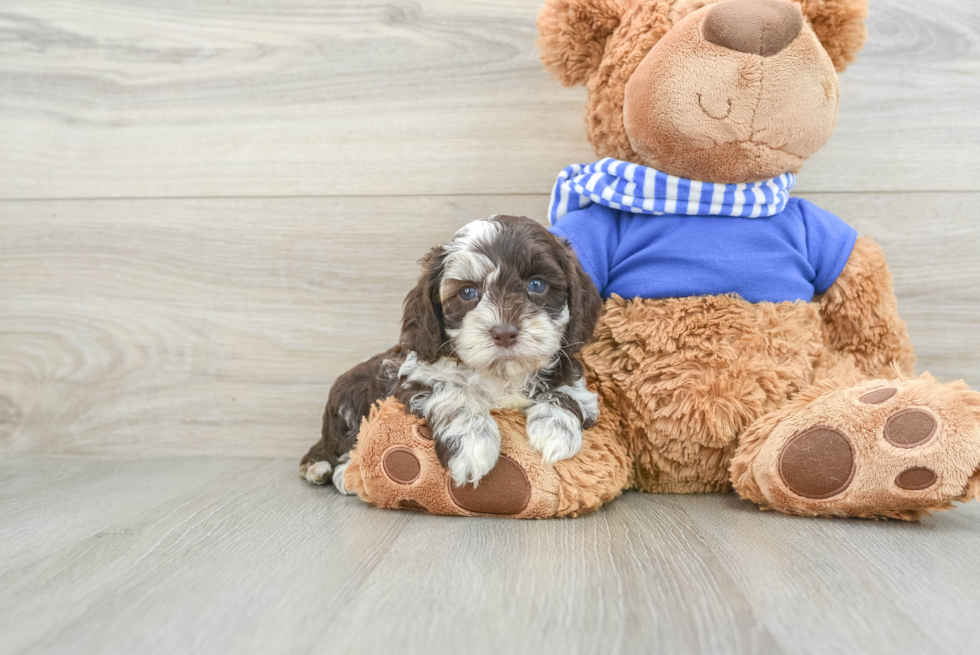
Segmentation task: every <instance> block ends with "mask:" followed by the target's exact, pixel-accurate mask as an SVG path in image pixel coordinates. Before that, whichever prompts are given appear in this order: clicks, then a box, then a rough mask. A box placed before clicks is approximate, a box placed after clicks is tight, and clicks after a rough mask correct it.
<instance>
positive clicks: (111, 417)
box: [0, 0, 980, 457]
mask: <svg viewBox="0 0 980 655" xmlns="http://www.w3.org/2000/svg"><path fill="white" fill-rule="evenodd" d="M539 4H540V0H510V1H500V0H485V1H484V0H481V1H470V0H468V1H467V2H459V1H453V0H425V1H420V2H404V1H398V0H395V1H392V2H387V3H385V4H380V3H371V2H367V1H349V2H339V1H324V0H277V1H276V2H270V1H268V0H233V1H232V2H225V3H208V2H199V1H197V0H168V1H167V2H159V1H158V0H115V1H114V0H87V1H84V2H83V1H78V2H50V1H47V0H4V2H3V3H2V5H0V451H6V452H15V453H31V454H76V455H78V454H80V455H99V456H127V457H128V456H141V455H154V456H156V455H173V454H176V455H246V456H284V457H298V456H299V455H300V454H302V452H304V450H305V448H306V447H308V446H309V445H310V444H311V443H312V442H313V440H314V439H315V438H316V436H317V433H318V429H319V414H320V410H321V407H322V403H323V401H324V400H325V398H326V394H327V392H328V389H329V386H330V383H331V381H332V380H333V379H334V378H335V376H336V375H338V374H339V373H341V372H343V371H344V370H345V369H346V368H348V367H349V366H351V365H352V364H354V363H356V362H357V361H360V360H361V359H364V358H366V357H368V356H369V355H371V354H373V353H374V352H376V351H378V350H380V349H382V348H385V347H387V346H388V345H389V344H390V343H392V342H393V340H394V339H395V338H396V334H397V319H398V315H399V305H400V302H401V298H402V296H403V295H404V293H405V292H406V291H407V289H408V288H409V287H410V285H411V284H412V281H413V280H414V277H415V275H416V268H415V260H416V259H417V258H418V257H419V256H421V254H422V253H423V252H424V251H425V250H426V249H427V248H428V247H429V246H430V245H432V244H433V243H435V242H438V241H439V240H441V239H445V238H446V237H448V236H449V235H450V234H451V233H452V232H453V231H454V230H455V228H456V227H458V226H459V225H461V224H463V223H465V222H467V221H469V220H472V219H473V218H478V217H482V216H486V215H488V214H491V213H520V214H526V215H529V216H532V217H535V218H538V219H543V216H544V211H545V208H546V203H547V194H548V192H549V191H550V187H551V184H552V182H553V180H554V177H555V175H556V174H557V173H558V171H559V170H560V169H561V168H562V167H563V166H565V165H566V164H568V163H570V162H573V161H589V160H591V159H592V155H591V151H590V148H589V146H588V144H587V143H586V141H585V138H584V131H583V126H582V104H583V102H584V98H585V96H584V93H583V92H582V91H581V90H580V89H579V90H571V91H570V90H567V89H563V88H562V87H561V86H560V85H559V84H557V83H556V82H553V81H551V80H549V79H548V77H547V75H546V73H545V72H544V71H543V69H542V68H541V66H540V64H539V62H538V60H537V53H536V50H535V47H534V39H535V36H536V30H535V27H534V19H535V16H536V14H537V10H538V7H539ZM869 28H870V38H869V42H868V45H867V47H866V49H865V51H864V53H863V55H862V57H861V58H860V59H859V61H858V62H857V64H855V65H854V66H853V67H852V68H851V70H849V71H848V72H846V73H844V74H843V75H842V78H841V81H842V98H843V100H842V107H841V117H840V121H839V125H838V129H837V133H836V135H835V136H834V138H833V139H832V140H831V142H830V144H829V145H828V146H827V147H826V148H825V149H824V150H823V151H822V152H821V153H819V154H818V155H817V156H816V157H814V158H813V160H812V161H811V162H810V163H809V165H808V166H807V168H806V169H805V171H804V173H803V174H802V175H801V176H800V181H799V184H798V187H797V190H798V192H799V193H800V194H801V195H804V196H806V197H808V198H810V199H812V200H814V201H815V202H817V203H819V204H821V205H823V206H824V207H826V208H828V209H830V210H832V211H835V212H836V213H838V214H839V215H841V216H843V217H844V218H845V219H847V220H848V221H849V222H851V223H852V224H853V225H854V226H855V227H857V228H858V229H859V231H861V232H862V233H871V234H873V235H874V236H875V237H876V238H877V239H878V240H879V241H880V242H881V243H882V245H883V247H884V248H885V251H886V253H887V254H888V257H889V260H890V263H891V266H892V270H893V273H894V276H895V283H896V288H897V292H898V296H899V302H900V307H901V311H902V313H903V316H904V317H905V319H906V320H907V321H908V323H909V327H910V330H911V332H912V335H913V338H914V340H915V342H916V344H917V346H918V352H919V361H920V370H930V371H931V372H933V373H934V374H936V375H937V376H938V377H940V378H941V379H943V380H953V379H959V378H964V379H966V380H967V381H968V382H970V383H971V384H973V385H975V386H978V387H980V220H978V219H980V209H978V207H980V111H978V109H977V108H978V107H980V84H978V83H977V81H978V79H980V38H978V35H980V8H978V7H977V6H976V3H973V2H965V1H964V0H929V2H922V1H921V0H871V18H870V20H869Z"/></svg>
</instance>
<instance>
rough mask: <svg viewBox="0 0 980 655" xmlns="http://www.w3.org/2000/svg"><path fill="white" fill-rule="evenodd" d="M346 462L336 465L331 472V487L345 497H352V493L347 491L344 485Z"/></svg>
mask: <svg viewBox="0 0 980 655" xmlns="http://www.w3.org/2000/svg"><path fill="white" fill-rule="evenodd" d="M347 464H348V462H344V463H343V464H338V465H337V468H335V469H334V470H333V477H332V481H333V486H334V487H336V489H337V491H339V492H340V493H342V494H344V495H345V496H353V495H354V492H353V491H348V489H347V486H346V485H345V484H344V471H346V470H347Z"/></svg>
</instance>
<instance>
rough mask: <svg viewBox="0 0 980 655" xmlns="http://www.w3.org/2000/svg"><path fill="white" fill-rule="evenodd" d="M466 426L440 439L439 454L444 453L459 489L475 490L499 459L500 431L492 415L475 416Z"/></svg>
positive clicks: (447, 465) (447, 466)
mask: <svg viewBox="0 0 980 655" xmlns="http://www.w3.org/2000/svg"><path fill="white" fill-rule="evenodd" d="M454 423H456V422H455V421H454ZM465 424H466V426H467V427H465V428H464V429H462V430H458V431H456V430H453V431H452V432H451V433H450V434H448V435H446V436H443V437H441V438H440V439H439V442H438V443H437V447H436V452H437V453H439V452H440V451H442V453H444V454H442V456H441V457H440V459H444V460H445V462H446V463H445V467H446V468H447V469H448V470H449V474H450V475H451V476H452V478H453V482H454V483H455V484H456V486H457V487H461V486H463V485H464V484H472V485H473V486H474V487H475V486H476V485H477V484H479V482H480V480H481V479H483V476H485V475H486V474H487V473H489V472H490V469H492V468H493V467H494V465H495V464H496V463H497V459H498V458H499V457H500V430H499V429H498V428H497V422H496V421H494V420H493V417H492V416H490V415H489V414H487V415H477V416H473V417H471V418H470V420H468V421H466V422H465ZM440 446H442V447H440Z"/></svg>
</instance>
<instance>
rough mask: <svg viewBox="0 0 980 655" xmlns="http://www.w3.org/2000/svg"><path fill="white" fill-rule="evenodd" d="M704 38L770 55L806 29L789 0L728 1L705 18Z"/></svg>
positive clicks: (718, 5)
mask: <svg viewBox="0 0 980 655" xmlns="http://www.w3.org/2000/svg"><path fill="white" fill-rule="evenodd" d="M702 29H703V34H704V38H705V39H707V40H708V41H710V42H711V43H714V44H716V45H720V46H722V47H724V48H728V49H729V50H735V51H737V52H746V53H749V54H753V55H762V56H763V57H771V56H772V55H774V54H776V53H777V52H779V51H781V50H782V49H783V48H785V47H786V46H788V45H789V44H790V43H792V41H793V39H795V38H796V37H797V36H798V35H799V34H800V30H802V29H803V14H801V13H800V10H799V8H798V7H797V6H796V5H794V4H791V3H790V2H789V1H788V0H727V1H726V2H720V3H718V4H716V5H713V6H712V7H711V9H709V10H708V16H707V17H706V18H705V19H704V26H703V28H702Z"/></svg>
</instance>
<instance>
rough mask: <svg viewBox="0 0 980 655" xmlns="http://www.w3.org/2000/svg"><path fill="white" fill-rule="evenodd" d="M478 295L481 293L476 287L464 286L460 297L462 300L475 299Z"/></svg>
mask: <svg viewBox="0 0 980 655" xmlns="http://www.w3.org/2000/svg"><path fill="white" fill-rule="evenodd" d="M478 295H479V294H478V293H477V292H476V289H475V288H473V287H464V288H463V289H461V290H460V292H459V297H460V299H461V300H473V299H474V298H476V297H477V296H478Z"/></svg>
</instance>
